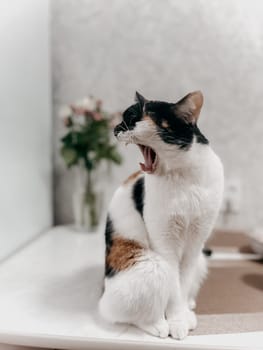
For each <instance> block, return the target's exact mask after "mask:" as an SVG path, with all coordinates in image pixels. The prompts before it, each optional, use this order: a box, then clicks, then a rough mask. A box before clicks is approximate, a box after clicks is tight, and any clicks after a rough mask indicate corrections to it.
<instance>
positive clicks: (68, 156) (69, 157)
mask: <svg viewBox="0 0 263 350" xmlns="http://www.w3.org/2000/svg"><path fill="white" fill-rule="evenodd" d="M61 155H62V157H63V159H64V161H65V163H66V165H67V167H69V168H70V167H71V166H72V165H74V164H76V163H77V162H78V153H77V151H76V150H75V149H74V148H70V147H66V146H63V147H62V148H61Z"/></svg>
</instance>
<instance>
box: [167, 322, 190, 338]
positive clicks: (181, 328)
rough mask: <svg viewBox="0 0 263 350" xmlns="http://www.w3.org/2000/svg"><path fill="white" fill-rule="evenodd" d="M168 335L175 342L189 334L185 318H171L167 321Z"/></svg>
mask: <svg viewBox="0 0 263 350" xmlns="http://www.w3.org/2000/svg"><path fill="white" fill-rule="evenodd" d="M168 324H169V333H170V335H171V336H172V338H174V339H177V340H182V339H184V338H185V337H186V336H187V335H188V332H189V327H188V321H187V319H186V318H185V317H180V318H172V319H169V320H168Z"/></svg>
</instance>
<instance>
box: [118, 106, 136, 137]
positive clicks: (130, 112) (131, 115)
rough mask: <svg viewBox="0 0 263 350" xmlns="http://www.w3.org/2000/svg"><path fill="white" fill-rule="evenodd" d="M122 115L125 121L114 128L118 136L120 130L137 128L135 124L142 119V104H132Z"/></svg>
mask: <svg viewBox="0 0 263 350" xmlns="http://www.w3.org/2000/svg"><path fill="white" fill-rule="evenodd" d="M122 117H123V121H122V122H121V123H120V124H118V125H117V126H116V127H115V129H114V135H115V136H117V134H118V133H119V132H120V131H127V130H132V129H134V128H135V124H136V123H137V122H139V121H140V120H141V119H142V108H141V105H140V104H139V103H135V104H134V105H132V106H130V107H129V108H127V109H126V111H125V112H124V113H123V116H122Z"/></svg>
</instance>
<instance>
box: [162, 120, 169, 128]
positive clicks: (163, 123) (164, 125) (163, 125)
mask: <svg viewBox="0 0 263 350" xmlns="http://www.w3.org/2000/svg"><path fill="white" fill-rule="evenodd" d="M168 126H169V125H168V123H167V121H166V120H164V121H163V122H162V127H163V128H168Z"/></svg>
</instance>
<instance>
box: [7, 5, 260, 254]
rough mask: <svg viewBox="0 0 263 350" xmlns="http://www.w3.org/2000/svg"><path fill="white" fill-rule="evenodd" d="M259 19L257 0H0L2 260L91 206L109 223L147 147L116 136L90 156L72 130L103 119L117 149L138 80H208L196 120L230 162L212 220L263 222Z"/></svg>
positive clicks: (186, 88)
mask: <svg viewBox="0 0 263 350" xmlns="http://www.w3.org/2000/svg"><path fill="white" fill-rule="evenodd" d="M262 19H263V4H262V1H260V0H252V1H249V0H238V1H237V0H212V1H208V0H188V1H184V2H182V1H179V0H163V1H158V0H151V1H149V0H111V1H109V0H96V1H95V0H55V1H50V2H48V1H47V0H46V1H44V0H43V1H33V0H22V1H21V0H8V1H7V0H2V1H1V2H0V38H1V39H0V45H1V55H0V76H1V79H0V103H1V105H0V106H1V117H0V118H1V128H0V140H1V148H0V152H1V182H0V194H1V196H0V240H1V244H0V258H3V257H5V256H7V255H8V254H10V253H11V252H12V251H14V250H15V249H16V248H17V247H19V246H21V244H23V243H24V242H26V241H28V240H29V239H32V237H34V236H35V235H37V234H39V233H40V232H42V231H44V230H45V229H47V228H49V227H51V226H52V225H67V224H75V225H76V224H77V225H79V226H81V225H82V221H83V218H82V216H83V210H85V208H84V207H85V205H86V206H87V204H88V207H91V206H92V205H93V204H94V203H95V204H94V205H95V207H96V211H97V212H99V218H98V222H99V221H100V220H102V221H103V219H104V216H105V211H106V208H107V204H108V202H109V199H110V197H111V195H112V193H113V191H114V190H115V189H116V187H117V186H118V184H119V183H120V182H122V181H123V179H125V177H127V176H128V175H129V174H130V173H131V172H132V171H135V170H137V169H138V163H139V161H140V160H141V155H140V154H139V151H138V150H137V148H136V147H135V146H132V145H130V146H128V147H127V148H125V147H124V146H120V145H117V146H116V147H117V148H112V151H113V152H114V155H113V154H108V153H107V154H106V153H105V152H104V153H103V154H104V155H102V153H101V152H102V151H101V149H100V151H98V152H100V156H101V158H102V159H103V161H102V162H98V166H97V165H96V164H97V163H94V162H93V163H92V164H91V163H88V164H87V159H84V158H85V157H84V158H83V157H82V155H83V153H82V155H81V153H78V152H80V148H76V147H75V146H76V142H77V141H76V139H75V137H76V134H74V133H76V132H77V133H78V135H80V134H82V136H83V135H84V136H85V135H86V136H87V133H88V132H91V131H90V129H89V127H91V125H92V127H94V128H95V129H92V130H95V131H94V133H95V134H94V135H97V134H96V133H97V132H100V131H99V127H100V125H102V124H103V123H102V122H103V120H104V119H105V120H107V122H106V125H107V130H106V129H105V130H104V129H103V130H102V131H101V132H102V133H104V134H103V135H104V137H105V139H104V141H105V142H104V146H105V147H106V146H107V145H108V146H109V147H113V146H114V144H116V143H115V140H114V139H113V137H112V136H111V128H112V126H113V124H114V122H116V120H117V119H118V117H119V114H118V113H119V112H122V111H123V110H124V109H125V108H127V107H128V106H129V105H131V104H132V103H133V100H134V94H135V90H138V91H139V92H141V93H142V94H143V95H144V96H146V97H147V98H149V99H158V100H165V101H170V102H176V101H177V100H178V99H180V98H181V97H182V96H184V95H185V94H187V93H188V92H191V91H193V90H197V89H198V90H199V89H200V90H202V92H203V94H204V97H205V103H204V107H203V111H202V114H201V117H200V128H201V130H202V131H203V133H204V134H205V135H206V136H207V138H208V139H209V140H210V142H211V145H212V147H213V148H214V150H215V151H216V152H217V153H218V155H219V156H220V157H221V159H222V161H223V164H224V167H225V179H226V190H225V197H224V201H223V206H222V210H221V213H220V217H219V219H218V223H217V228H220V229H223V230H224V229H228V230H229V229H230V230H242V231H245V230H248V231H249V230H254V229H257V228H258V227H262V225H263V210H262V208H263V200H262V199H263V186H262V175H263V163H262V159H263V137H262V132H263V123H262V118H263V98H262V91H263V20H262ZM91 96H93V97H91ZM81 116H84V120H83V118H82V119H81V118H80V117H81ZM72 122H73V124H74V125H72ZM96 123H97V124H96ZM98 123H99V124H98ZM100 123H101V124H100ZM72 132H73V134H72ZM70 133H71V134H70ZM69 134H70V136H68V139H66V141H65V139H64V141H65V142H64V146H65V143H66V146H65V148H64V150H63V151H62V147H63V143H62V142H61V138H62V137H64V136H65V135H69ZM74 135H75V136H74ZM86 136H85V137H86ZM106 136H107V137H106ZM85 137H84V139H85ZM74 140H75V141H74ZM81 140H82V141H79V142H80V143H81V142H82V144H81V145H82V146H83V142H84V141H83V139H81ZM85 140H86V139H85ZM71 141H72V142H73V144H74V142H75V144H74V145H75V146H74V145H73V146H72V144H70V142H71ZM85 142H86V143H87V144H89V142H90V141H89V139H88V140H86V141H85ZM82 146H81V147H82ZM108 146H107V147H108ZM74 147H75V148H74ZM94 147H95V150H96V152H97V148H96V147H97V146H96V145H95V146H94ZM107 147H106V149H108V148H107ZM76 149H77V151H76ZM81 150H82V151H83V148H81ZM82 151H81V152H82ZM61 152H62V153H61ZM76 152H77V153H76ZM92 152H93V153H92V154H93V156H94V154H95V156H96V155H97V154H98V153H96V152H95V151H94V150H92ZM94 152H95V153H94ZM105 154H106V155H105ZM120 156H122V162H121V158H120ZM81 157H82V158H81ZM90 157H91V153H90ZM116 157H117V160H116ZM83 159H84V161H85V162H84V163H85V164H84V165H83ZM79 160H80V162H78V161H79ZM120 162H121V164H117V163H120ZM67 165H72V166H71V168H70V169H68V168H67ZM89 167H90V168H89ZM87 174H91V177H92V181H91V188H92V189H94V191H91V192H89V193H88V196H87V191H86V183H87V179H86V177H87ZM76 187H77V189H76ZM81 187H83V190H81ZM83 195H84V197H85V196H86V197H85V200H86V204H83V203H82V202H81V201H82V198H83ZM94 197H95V201H94ZM91 203H92V205H91ZM98 203H99V204H98ZM83 206H84V207H83ZM83 208H84V209H83ZM89 214H90V213H89ZM84 221H85V220H84ZM97 224H98V223H97ZM84 226H85V225H84ZM88 226H90V223H89V225H88Z"/></svg>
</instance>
